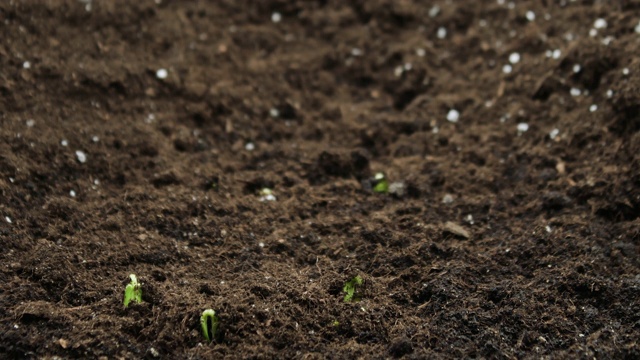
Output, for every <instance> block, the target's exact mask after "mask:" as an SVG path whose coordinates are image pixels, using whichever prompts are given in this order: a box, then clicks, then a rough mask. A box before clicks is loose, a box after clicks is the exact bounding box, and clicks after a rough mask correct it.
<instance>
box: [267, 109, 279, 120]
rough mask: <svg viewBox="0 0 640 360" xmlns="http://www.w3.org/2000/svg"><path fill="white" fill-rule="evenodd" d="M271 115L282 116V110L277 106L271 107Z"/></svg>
mask: <svg viewBox="0 0 640 360" xmlns="http://www.w3.org/2000/svg"><path fill="white" fill-rule="evenodd" d="M269 115H270V116H271V117H274V118H277V117H278V116H280V111H279V110H278V109H276V108H271V109H269Z"/></svg>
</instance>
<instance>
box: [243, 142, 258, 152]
mask: <svg viewBox="0 0 640 360" xmlns="http://www.w3.org/2000/svg"><path fill="white" fill-rule="evenodd" d="M255 148H256V146H255V145H254V144H253V143H252V142H248V143H246V144H245V145H244V149H245V150H247V151H253V150H254V149H255Z"/></svg>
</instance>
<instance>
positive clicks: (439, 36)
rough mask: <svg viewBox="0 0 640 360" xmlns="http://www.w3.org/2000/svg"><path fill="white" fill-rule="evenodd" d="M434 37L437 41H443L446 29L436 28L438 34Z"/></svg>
mask: <svg viewBox="0 0 640 360" xmlns="http://www.w3.org/2000/svg"><path fill="white" fill-rule="evenodd" d="M436 36H437V37H438V39H444V38H446V37H447V29H445V28H444V27H439V28H438V32H437V33H436Z"/></svg>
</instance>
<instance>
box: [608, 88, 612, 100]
mask: <svg viewBox="0 0 640 360" xmlns="http://www.w3.org/2000/svg"><path fill="white" fill-rule="evenodd" d="M607 97H608V98H611V97H613V90H611V89H609V90H607Z"/></svg>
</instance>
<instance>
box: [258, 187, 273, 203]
mask: <svg viewBox="0 0 640 360" xmlns="http://www.w3.org/2000/svg"><path fill="white" fill-rule="evenodd" d="M259 200H260V201H262V202H265V201H275V200H276V196H275V195H273V190H271V189H269V188H262V189H261V190H260V198H259Z"/></svg>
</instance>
